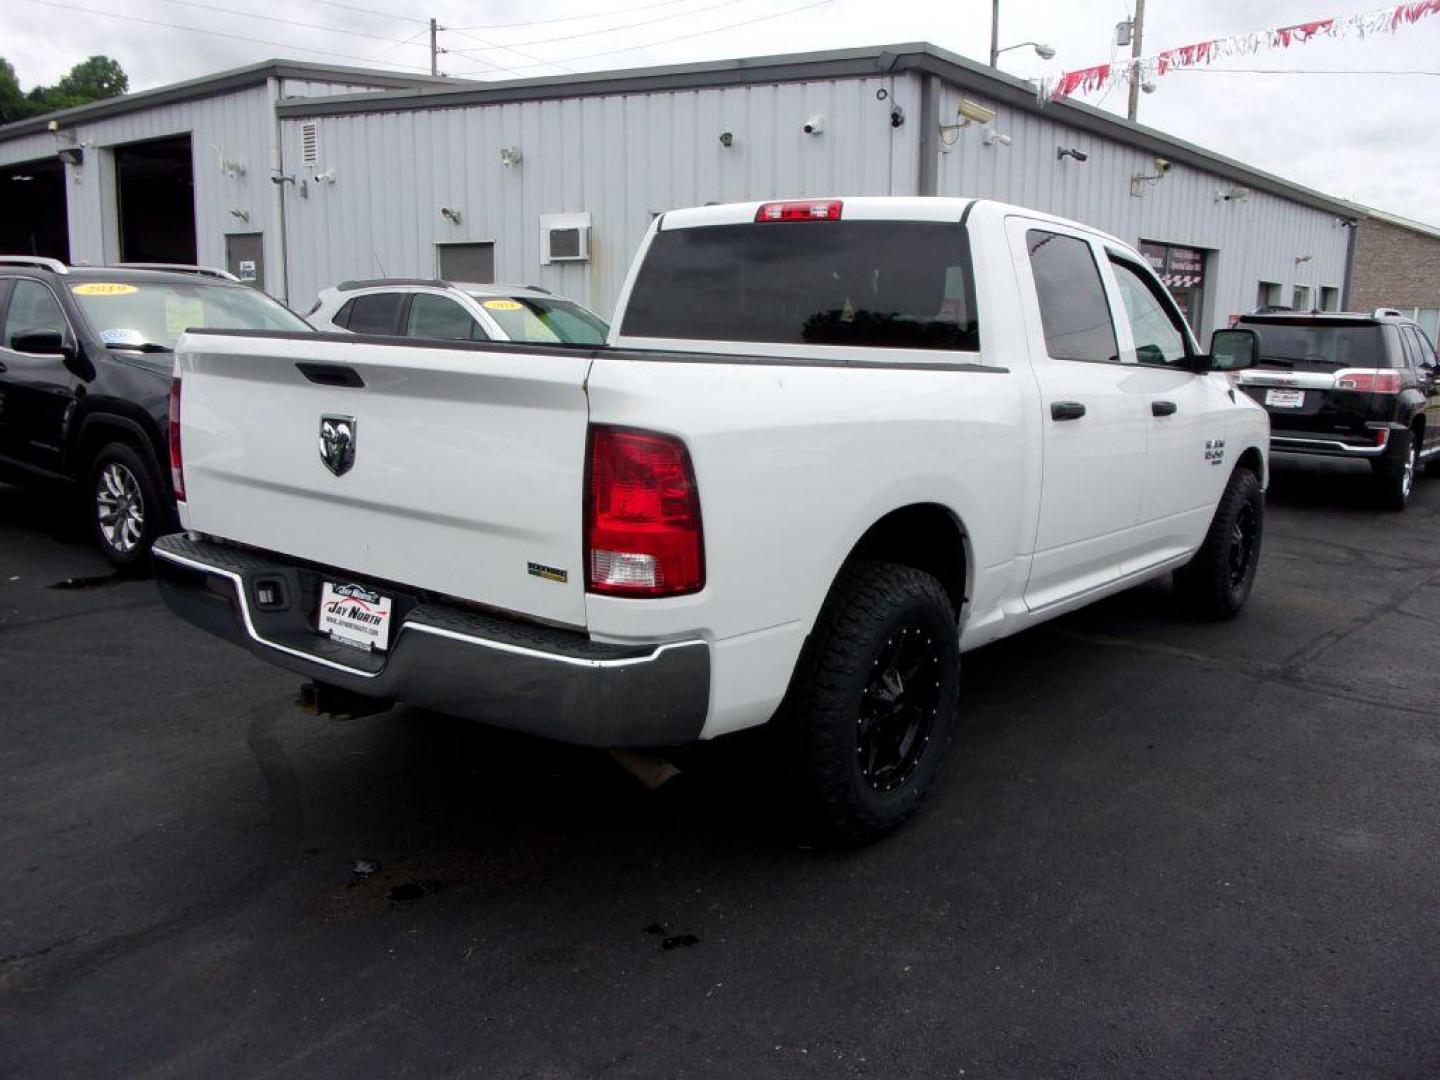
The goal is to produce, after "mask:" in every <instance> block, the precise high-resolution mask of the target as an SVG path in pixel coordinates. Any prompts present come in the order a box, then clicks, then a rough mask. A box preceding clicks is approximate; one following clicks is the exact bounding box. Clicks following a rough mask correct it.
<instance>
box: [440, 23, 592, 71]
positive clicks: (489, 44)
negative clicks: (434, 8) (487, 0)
mask: <svg viewBox="0 0 1440 1080" xmlns="http://www.w3.org/2000/svg"><path fill="white" fill-rule="evenodd" d="M440 29H441V30H444V31H446V32H447V33H454V34H459V35H460V36H461V37H467V38H469V39H470V40H471V41H478V42H479V43H480V44H481V45H483V46H485V48H486V49H488V50H495V49H499V50H502V51H504V52H512V53H514V54H515V55H516V56H519V57H522V58H524V59H526V60H534V61H535V63H534V64H529V65H526V66H527V67H557V68H559V69H560V70H561V71H568V72H571V73H572V74H573V73H574V70H575V69H574V68H568V67H566V66H565V65H564V64H562V63H560V62H559V61H558V60H542V59H540V57H538V56H535V55H534V54H533V53H527V52H521V51H520V50H519V49H516V48H512V47H511V46H509V45H497V44H495V43H494V42H493V41H486V40H485V39H484V38H482V37H476V36H475V35H474V34H471V33H468V32H466V31H464V30H456V29H455V28H454V27H449V26H442V27H441V28H440ZM442 51H443V52H447V53H455V54H456V55H457V56H464V57H467V58H468V59H471V60H476V61H478V62H480V63H482V64H489V65H490V66H491V67H492V68H496V69H498V70H500V71H504V72H508V73H509V74H512V75H518V74H519V73H520V71H521V70H523V69H522V68H509V67H506V66H505V65H503V64H497V63H495V61H493V60H491V59H489V58H488V57H484V56H480V55H479V54H478V53H477V52H475V51H474V50H470V49H444V50H442Z"/></svg>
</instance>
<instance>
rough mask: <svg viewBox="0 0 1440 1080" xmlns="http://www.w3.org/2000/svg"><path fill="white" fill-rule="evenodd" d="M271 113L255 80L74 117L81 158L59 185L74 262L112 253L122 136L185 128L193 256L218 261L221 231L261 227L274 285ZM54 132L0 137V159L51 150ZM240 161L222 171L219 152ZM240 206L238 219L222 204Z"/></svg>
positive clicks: (137, 137)
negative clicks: (95, 116)
mask: <svg viewBox="0 0 1440 1080" xmlns="http://www.w3.org/2000/svg"><path fill="white" fill-rule="evenodd" d="M273 123H274V113H273V110H272V109H271V106H270V102H269V95H268V91H267V89H266V88H265V87H264V86H257V87H253V88H250V89H246V90H240V91H236V92H234V93H229V94H220V95H216V96H215V97H210V98H204V99H200V100H196V101H187V102H179V103H176V104H172V105H162V106H158V107H156V108H151V109H137V110H136V111H134V112H128V113H122V114H120V115H118V116H110V117H105V118H102V119H100V120H96V121H93V122H88V123H81V124H77V125H76V126H75V127H74V128H72V129H69V130H73V131H74V132H75V133H76V136H77V137H78V138H79V140H80V144H81V145H82V146H83V147H84V149H85V162H84V164H83V165H82V166H81V167H80V168H79V169H75V168H69V169H67V170H66V171H67V173H68V174H69V175H68V177H67V179H68V184H67V187H66V195H67V201H68V205H69V221H70V253H71V258H72V259H73V260H74V261H76V262H89V263H100V262H105V261H108V260H113V259H115V258H116V257H118V254H119V252H118V249H117V248H116V247H115V237H116V235H117V228H118V226H117V216H116V206H115V196H114V175H113V173H114V162H113V157H112V156H111V153H110V151H111V150H112V149H113V147H115V146H117V145H119V144H122V143H130V142H137V141H140V140H143V139H155V138H160V137H163V136H167V135H181V134H185V133H189V135H190V138H191V145H192V152H193V154H194V163H195V232H196V244H197V251H198V257H199V260H200V262H201V263H203V264H208V265H213V266H224V265H225V234H226V233H228V232H263V233H264V234H265V241H266V250H265V261H266V264H267V267H269V268H270V269H269V271H268V276H269V278H270V281H269V282H268V285H269V291H271V292H278V288H277V282H279V280H280V274H279V269H280V251H279V247H278V244H277V236H276V230H275V227H274V223H273V221H272V206H273V200H272V194H271V185H270V146H271V136H272V131H273V127H272V125H273ZM59 145H60V144H59V142H58V141H57V139H56V137H55V136H54V135H51V134H49V133H48V132H47V133H44V134H39V135H30V136H26V137H24V138H21V139H16V140H13V141H9V142H5V143H0V164H9V163H11V162H16V161H28V160H32V159H35V158H41V157H53V156H54V155H55V152H56V149H57V147H58V146H59ZM222 154H223V157H224V158H225V159H227V160H229V161H238V162H242V163H244V165H245V174H244V175H237V176H227V175H226V174H225V173H224V172H223V171H222V169H221V166H220V160H221V157H222ZM232 209H235V210H243V211H246V212H248V213H249V215H250V220H249V221H248V222H241V221H239V220H237V219H236V218H235V217H234V216H233V215H232V214H231V213H230V211H231V210H232Z"/></svg>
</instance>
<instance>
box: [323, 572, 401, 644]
mask: <svg viewBox="0 0 1440 1080" xmlns="http://www.w3.org/2000/svg"><path fill="white" fill-rule="evenodd" d="M320 632H321V633H322V634H329V635H330V637H331V638H332V639H333V640H335V641H338V642H341V643H342V644H345V645H353V646H355V647H356V648H357V649H379V650H381V651H384V649H385V647H386V646H387V645H388V644H389V643H390V597H388V596H381V595H380V594H379V593H377V592H372V591H371V590H370V589H367V588H365V587H364V586H361V585H347V584H341V583H336V582H333V581H327V582H325V587H324V589H322V590H321V592H320Z"/></svg>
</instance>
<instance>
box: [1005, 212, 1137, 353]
mask: <svg viewBox="0 0 1440 1080" xmlns="http://www.w3.org/2000/svg"><path fill="white" fill-rule="evenodd" d="M1025 246H1026V247H1027V248H1028V249H1029V251H1030V270H1031V272H1032V273H1033V274H1034V276H1035V294H1036V297H1037V298H1038V299H1039V301H1040V324H1041V326H1042V328H1043V329H1044V331H1045V351H1046V352H1047V353H1049V354H1050V355H1051V356H1052V357H1054V358H1055V359H1056V360H1089V361H1102V362H1117V361H1119V359H1120V348H1119V346H1118V345H1116V343H1115V324H1114V323H1113V322H1111V320H1110V303H1109V301H1108V300H1106V298H1105V286H1104V285H1103V284H1102V283H1101V280H1100V267H1099V266H1098V265H1096V263H1095V255H1094V253H1093V252H1092V251H1091V250H1090V245H1089V244H1087V243H1086V242H1085V241H1084V240H1081V239H1078V238H1077V237H1074V236H1062V235H1061V234H1060V233H1052V232H1044V231H1042V230H1040V229H1031V230H1030V231H1029V232H1027V233H1026V234H1025Z"/></svg>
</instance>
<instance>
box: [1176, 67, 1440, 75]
mask: <svg viewBox="0 0 1440 1080" xmlns="http://www.w3.org/2000/svg"><path fill="white" fill-rule="evenodd" d="M1181 72H1183V73H1185V74H1187V75H1440V71H1382V70H1375V69H1366V70H1362V69H1360V68H1344V69H1338V68H1198V67H1197V68H1188V67H1187V68H1171V69H1170V70H1169V71H1167V72H1166V73H1165V74H1166V75H1177V74H1180V73H1181Z"/></svg>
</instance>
